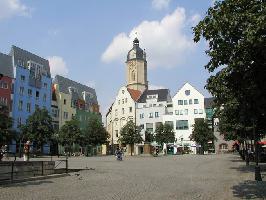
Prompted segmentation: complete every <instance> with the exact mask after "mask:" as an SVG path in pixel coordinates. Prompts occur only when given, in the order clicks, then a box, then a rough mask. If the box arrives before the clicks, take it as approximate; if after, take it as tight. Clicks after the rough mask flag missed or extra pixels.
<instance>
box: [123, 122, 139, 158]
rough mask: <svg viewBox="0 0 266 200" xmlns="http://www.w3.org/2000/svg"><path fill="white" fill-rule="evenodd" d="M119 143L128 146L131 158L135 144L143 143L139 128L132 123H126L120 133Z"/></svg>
mask: <svg viewBox="0 0 266 200" xmlns="http://www.w3.org/2000/svg"><path fill="white" fill-rule="evenodd" d="M119 141H120V142H121V143H122V144H129V145H130V148H131V156H132V150H133V148H134V144H135V143H141V142H142V141H143V139H142V137H141V134H140V128H139V127H137V126H136V125H135V123H134V122H133V121H131V120H130V121H129V122H127V124H126V125H125V126H124V127H123V128H122V129H121V131H120V138H119Z"/></svg>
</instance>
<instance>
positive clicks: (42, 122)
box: [21, 108, 54, 147]
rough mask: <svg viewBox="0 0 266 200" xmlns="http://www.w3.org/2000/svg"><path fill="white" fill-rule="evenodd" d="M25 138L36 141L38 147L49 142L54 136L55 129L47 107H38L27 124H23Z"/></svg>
mask: <svg viewBox="0 0 266 200" xmlns="http://www.w3.org/2000/svg"><path fill="white" fill-rule="evenodd" d="M21 130H22V134H23V137H24V139H27V140H30V141H32V142H35V143H36V144H37V145H38V147H41V146H42V145H43V144H45V143H47V142H49V141H50V140H51V138H52V136H53V133H54V130H53V125H52V118H51V116H50V115H49V113H48V111H47V110H46V109H39V108H37V109H36V110H35V112H34V113H33V114H32V115H30V116H29V118H28V119H27V121H26V124H25V125H22V126H21Z"/></svg>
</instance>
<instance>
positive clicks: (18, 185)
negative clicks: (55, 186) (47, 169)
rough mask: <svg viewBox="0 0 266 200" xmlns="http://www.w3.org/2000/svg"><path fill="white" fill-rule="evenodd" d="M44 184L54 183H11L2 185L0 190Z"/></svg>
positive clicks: (41, 181)
mask: <svg viewBox="0 0 266 200" xmlns="http://www.w3.org/2000/svg"><path fill="white" fill-rule="evenodd" d="M45 183H54V182H53V181H48V180H40V181H38V180H37V181H28V182H21V183H13V184H8V185H2V186H0V188H10V187H25V186H32V185H41V184H45Z"/></svg>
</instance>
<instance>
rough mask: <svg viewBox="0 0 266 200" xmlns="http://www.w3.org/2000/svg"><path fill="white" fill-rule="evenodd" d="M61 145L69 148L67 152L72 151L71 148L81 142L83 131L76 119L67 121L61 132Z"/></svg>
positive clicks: (59, 136)
mask: <svg viewBox="0 0 266 200" xmlns="http://www.w3.org/2000/svg"><path fill="white" fill-rule="evenodd" d="M58 139H59V143H60V144H62V145H63V146H64V147H66V148H67V151H68V152H70V151H71V150H72V148H71V146H72V145H73V144H74V143H76V144H79V143H80V142H81V130H80V128H79V122H78V121H77V120H76V119H72V120H70V121H67V122H66V123H65V124H64V125H63V126H62V127H61V128H60V130H59V134H58Z"/></svg>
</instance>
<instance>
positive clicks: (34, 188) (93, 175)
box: [0, 154, 266, 200]
mask: <svg viewBox="0 0 266 200" xmlns="http://www.w3.org/2000/svg"><path fill="white" fill-rule="evenodd" d="M69 166H70V168H73V169H76V168H82V169H85V170H83V171H80V172H72V173H70V176H65V177H60V178H53V179H45V180H37V181H30V182H24V183H17V184H12V185H7V186H0V199H1V200H2V199H4V200H9V199H10V200H11V199H20V200H22V199H23V200H24V199H25V200H31V199H34V200H35V199H37V200H47V199H53V200H59V199H60V200H61V199H75V200H83V199H84V200H85V199H86V200H87V199H89V200H109V199H110V200H114V199H121V200H122V199H123V200H146V199H147V200H149V199H151V200H168V199H169V200H183V199H184V200H193V199H197V200H199V199H202V200H208V199H215V200H216V199H217V200H223V199H226V200H230V199H266V182H265V181H263V182H261V183H256V182H255V181H253V179H254V172H253V167H246V166H245V163H244V162H243V161H241V160H240V159H239V156H237V155H232V154H227V155H179V156H161V157H142V156H138V157H130V156H128V157H125V158H124V160H123V161H122V162H121V161H116V160H115V157H114V156H105V157H89V158H86V157H78V158H70V159H69ZM264 180H265V178H264Z"/></svg>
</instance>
